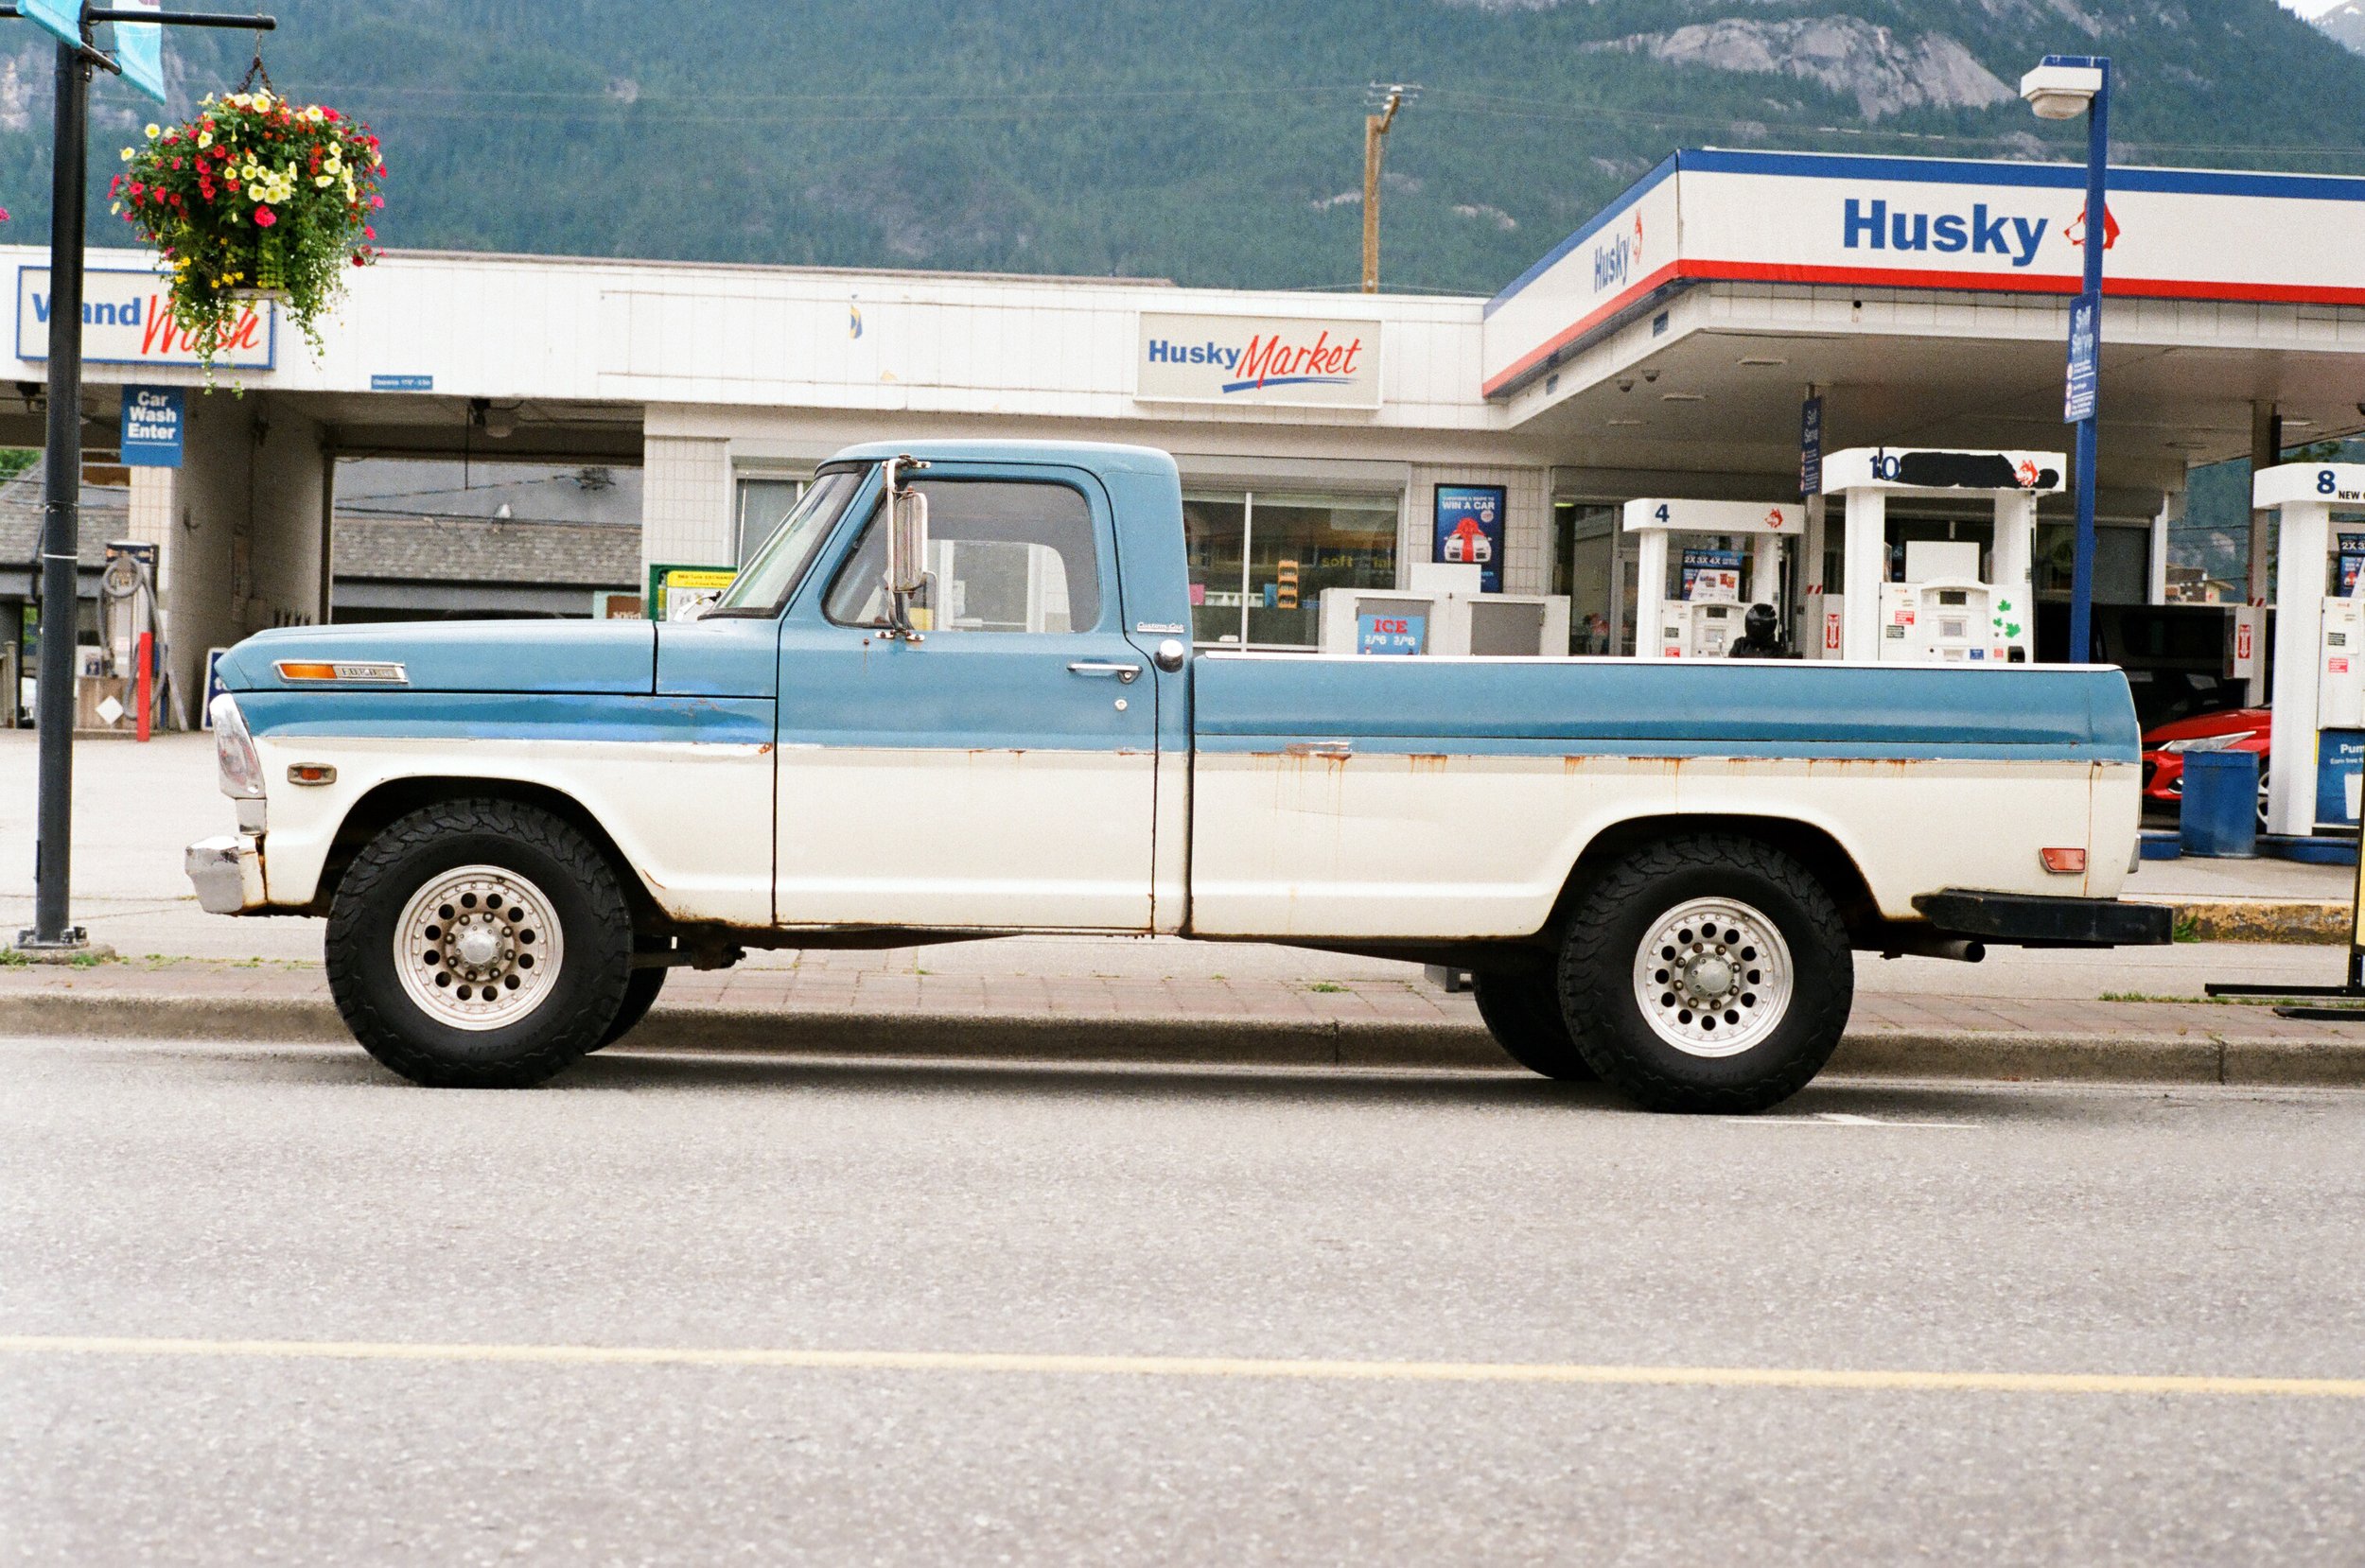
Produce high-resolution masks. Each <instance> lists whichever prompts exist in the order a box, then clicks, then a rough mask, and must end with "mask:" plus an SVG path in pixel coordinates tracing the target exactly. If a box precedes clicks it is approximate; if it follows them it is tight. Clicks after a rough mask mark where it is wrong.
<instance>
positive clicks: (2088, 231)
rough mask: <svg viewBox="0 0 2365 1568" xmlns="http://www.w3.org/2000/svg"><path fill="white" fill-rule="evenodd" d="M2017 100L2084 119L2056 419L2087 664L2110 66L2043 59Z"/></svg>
mask: <svg viewBox="0 0 2365 1568" xmlns="http://www.w3.org/2000/svg"><path fill="white" fill-rule="evenodd" d="M2020 96H2022V97H2023V98H2025V99H2027V100H2028V107H2029V108H2030V109H2032V110H2034V111H2035V112H2036V114H2037V117H2038V118H2039V119H2042V120H2069V119H2075V118H2076V117H2077V113H2078V112H2079V111H2080V110H2083V111H2084V112H2085V114H2086V214H2085V218H2084V225H2085V236H2084V239H2083V244H2084V246H2085V251H2086V253H2085V264H2086V265H2085V273H2084V276H2083V278H2082V279H2081V280H2080V283H2079V287H2078V290H2077V299H2076V302H2075V303H2074V304H2072V305H2071V306H2070V330H2069V369H2068V375H2067V377H2066V385H2065V389H2064V394H2063V397H2062V407H2061V417H2062V418H2063V419H2064V420H2065V421H2067V422H2069V423H2071V424H2074V425H2076V427H2077V549H2076V564H2075V566H2073V567H2072V568H2071V572H2070V653H2069V656H2070V662H2071V663H2072V664H2088V663H2091V662H2093V614H2094V446H2095V438H2096V430H2095V418H2096V413H2097V405H2098V403H2099V401H2100V396H2099V389H2100V383H2101V379H2102V376H2101V365H2102V253H2103V252H2104V251H2105V250H2107V249H2108V248H2109V247H2110V243H2111V215H2110V211H2109V209H2108V207H2107V205H2106V192H2105V186H2106V185H2107V183H2108V178H2107V177H2108V174H2109V170H2110V159H2111V61H2110V60H2109V58H2108V57H2107V56H2101V55H2047V56H2045V57H2044V59H2043V60H2042V61H2039V62H2038V64H2037V68H2036V69H2035V70H2033V71H2031V72H2029V73H2028V74H2027V75H2026V76H2024V77H2023V78H2020Z"/></svg>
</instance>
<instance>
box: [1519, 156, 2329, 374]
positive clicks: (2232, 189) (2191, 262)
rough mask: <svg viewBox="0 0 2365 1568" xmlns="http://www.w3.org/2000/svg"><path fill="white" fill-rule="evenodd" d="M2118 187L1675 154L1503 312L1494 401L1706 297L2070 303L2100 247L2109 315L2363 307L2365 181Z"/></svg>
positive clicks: (2217, 174) (2165, 176) (1999, 171)
mask: <svg viewBox="0 0 2365 1568" xmlns="http://www.w3.org/2000/svg"><path fill="white" fill-rule="evenodd" d="M2110 184H2111V196H2110V201H2109V205H2108V210H2107V211H2106V212H2104V213H2102V214H2101V215H2099V216H2098V217H2097V218H2093V220H2091V221H2090V219H2089V215H2088V214H2087V212H2086V171H2085V169H2084V167H2083V166H2076V165H2070V164H2026V163H2005V162H1974V161H1971V160H1968V159H1946V158H1883V157H1861V156H1853V155H1848V154H1839V153H1819V152H1817V153H1806V152H1734V151H1714V150H1711V151H1691V150H1689V149H1687V150H1685V151H1682V152H1678V153H1676V154H1675V155H1674V156H1673V157H1672V158H1669V159H1667V160H1666V161H1665V162H1664V163H1662V164H1661V165H1660V166H1658V167H1657V168H1655V169H1654V170H1652V171H1651V173H1649V174H1648V175H1645V176H1644V177H1643V178H1642V179H1641V180H1639V181H1638V182H1637V183H1635V184H1634V185H1633V186H1632V187H1631V188H1630V189H1629V190H1628V191H1627V192H1626V194H1625V195H1623V196H1621V197H1620V198H1619V199H1618V200H1616V201H1613V202H1612V203H1611V204H1610V205H1609V206H1608V207H1607V208H1605V209H1604V210H1603V213H1602V215H1601V216H1600V217H1599V218H1595V219H1594V220H1593V221H1592V222H1590V223H1588V224H1586V225H1585V227H1584V228H1582V229H1579V230H1578V231H1577V232H1576V234H1574V235H1570V236H1569V238H1568V240H1567V241H1566V242H1564V243H1563V244H1562V245H1561V246H1560V247H1559V248H1557V249H1555V250H1554V251H1553V252H1552V253H1550V255H1548V256H1546V257H1545V258H1544V260H1543V261H1541V262H1539V263H1537V264H1536V266H1535V267H1533V268H1532V269H1530V270H1529V271H1528V273H1527V275H1525V276H1524V277H1522V278H1520V279H1519V280H1518V281H1517V282H1516V283H1514V284H1513V285H1512V286H1511V287H1509V288H1506V289H1504V290H1503V291H1502V292H1501V293H1500V294H1498V295H1497V296H1496V297H1495V298H1494V299H1493V300H1492V301H1490V302H1489V303H1488V305H1487V306H1486V326H1485V338H1484V343H1483V347H1482V350H1481V363H1482V365H1483V367H1484V368H1483V373H1482V374H1483V376H1484V382H1483V384H1484V388H1485V391H1486V394H1487V395H1488V396H1490V397H1493V396H1502V395H1507V394H1508V393H1510V392H1515V391H1516V390H1518V389H1519V388H1521V387H1523V386H1524V385H1526V384H1527V382H1529V381H1531V380H1533V379H1536V378H1538V377H1540V376H1542V375H1545V374H1547V373H1549V372H1550V369H1551V368H1552V367H1553V366H1554V365H1556V364H1560V363H1562V362H1565V361H1566V360H1567V359H1568V357H1569V356H1570V355H1572V354H1574V353H1575V352H1577V351H1578V350H1579V349H1580V348H1582V347H1583V346H1584V345H1585V343H1587V342H1589V341H1591V340H1594V339H1596V338H1598V337H1600V336H1602V335H1603V334H1605V333H1608V332H1613V331H1616V330H1618V329H1619V328H1620V327H1621V326H1623V325H1624V324H1625V323H1626V322H1630V321H1632V320H1634V319H1635V318H1636V317H1637V316H1638V314H1640V313H1641V312H1643V311H1644V310H1646V309H1652V308H1655V307H1657V306H1658V305H1659V304H1660V302H1661V301H1662V300H1663V299H1664V297H1665V296H1667V295H1669V294H1671V293H1673V292H1675V291H1678V290H1680V289H1683V288H1687V287H1691V286H1693V285H1695V284H1700V283H1719V282H1743V283H1761V284H1776V285H1806V286H1813V285H1825V286H1832V287H1851V288H1852V287H1887V288H1919V289H1944V290H1949V291H1962V292H1971V293H2007V294H2052V295H2061V296H2067V295H2074V294H2076V292H2078V289H2079V287H2080V285H2081V282H2082V275H2083V272H2084V269H2085V259H2086V247H2087V246H2088V244H2089V243H2095V244H2099V245H2101V246H2102V247H2103V250H2104V252H2105V253H2106V254H2107V258H2108V259H2107V265H2106V267H2105V269H2104V277H2103V289H2104V292H2105V293H2106V294H2108V295H2109V296H2111V297H2112V298H2134V299H2169V300H2218V301H2232V302H2244V303H2249V302H2259V303H2269V302H2270V303H2276V304H2290V305H2365V278H2360V277H2359V275H2358V272H2357V268H2356V257H2357V256H2358V255H2359V254H2360V253H2365V179H2357V178H2354V177H2348V176H2339V175H2317V174H2254V173H2248V172H2235V171H2231V170H2216V169H2163V168H2113V169H2111V181H2110ZM2258 236H2271V241H2270V242H2262V241H2261V240H2260V239H2259V237H2258ZM1629 250H1631V252H1632V253H1631V254H1629V253H1628V251H1629Z"/></svg>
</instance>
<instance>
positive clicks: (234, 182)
mask: <svg viewBox="0 0 2365 1568" xmlns="http://www.w3.org/2000/svg"><path fill="white" fill-rule="evenodd" d="M221 183H223V184H225V185H228V186H229V187H230V188H231V189H232V190H236V189H237V188H238V177H237V176H236V175H235V174H225V175H223V176H222V177H221Z"/></svg>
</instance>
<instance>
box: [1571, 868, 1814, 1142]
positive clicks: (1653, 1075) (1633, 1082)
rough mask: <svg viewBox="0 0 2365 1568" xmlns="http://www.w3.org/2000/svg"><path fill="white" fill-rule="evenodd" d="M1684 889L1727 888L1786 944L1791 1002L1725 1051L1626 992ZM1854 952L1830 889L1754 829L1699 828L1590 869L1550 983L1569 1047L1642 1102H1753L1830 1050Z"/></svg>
mask: <svg viewBox="0 0 2365 1568" xmlns="http://www.w3.org/2000/svg"><path fill="white" fill-rule="evenodd" d="M1693 898H1727V899H1733V900H1736V901H1738V902H1741V903H1743V904H1746V905H1748V906H1750V907H1751V908H1753V909H1755V910H1757V911H1758V912H1760V913H1761V914H1762V915H1764V916H1765V917H1766V918H1767V919H1769V920H1771V921H1772V922H1773V924H1774V926H1775V927H1776V929H1777V930H1778V932H1780V934H1781V937H1782V940H1783V942H1784V943H1785V944H1786V945H1787V946H1788V948H1789V949H1790V954H1791V963H1792V968H1793V974H1794V978H1793V983H1792V988H1791V995H1790V1002H1789V1004H1788V1007H1787V1009H1786V1010H1785V1011H1784V1012H1783V1013H1782V1014H1781V1016H1780V1019H1779V1021H1778V1023H1777V1024H1776V1025H1775V1026H1774V1027H1773V1029H1772V1031H1771V1033H1769V1034H1768V1035H1767V1036H1766V1037H1764V1038H1762V1039H1761V1040H1759V1041H1758V1042H1757V1043H1756V1044H1754V1045H1752V1046H1750V1047H1749V1048H1748V1049H1747V1050H1745V1051H1743V1052H1741V1053H1740V1054H1736V1055H1730V1056H1701V1055H1695V1054H1691V1053H1689V1052H1687V1051H1684V1050H1682V1049H1680V1048H1678V1047H1677V1046H1675V1045H1673V1044H1672V1043H1670V1042H1669V1041H1668V1040H1667V1039H1665V1038H1663V1037H1661V1036H1660V1034H1659V1033H1658V1031H1657V1030H1656V1029H1655V1028H1654V1027H1653V1025H1652V1024H1651V1022H1650V1021H1649V1020H1648V1019H1645V1018H1644V1016H1643V1012H1642V1004H1641V1002H1640V1001H1639V1000H1638V998H1637V995H1636V991H1635V961H1636V958H1637V956H1638V952H1639V950H1640V948H1641V946H1642V944H1643V942H1644V941H1645V940H1647V939H1648V938H1649V937H1650V936H1651V935H1652V934H1653V932H1654V930H1655V927H1656V924H1657V922H1658V921H1659V920H1660V918H1661V917H1662V916H1664V915H1667V914H1668V913H1669V912H1671V911H1673V910H1675V909H1677V908H1678V907H1680V906H1681V905H1683V904H1684V903H1685V902H1687V901H1688V900H1691V899H1693ZM1855 975H1856V970H1855V955H1854V954H1853V952H1851V951H1850V950H1849V948H1848V928H1847V925H1846V923H1845V922H1844V921H1843V920H1842V919H1841V917H1840V913H1839V908H1838V906H1837V905H1836V904H1835V903H1834V902H1833V901H1832V898H1831V893H1830V891H1829V890H1828V889H1827V888H1825V887H1824V885H1823V884H1822V882H1821V881H1819V880H1817V879H1816V878H1815V877H1814V875H1813V873H1811V872H1809V871H1808V870H1807V868H1806V867H1805V866H1803V865H1801V864H1799V863H1798V862H1797V861H1796V860H1794V859H1793V858H1792V857H1790V856H1789V855H1786V854H1784V853H1783V852H1781V851H1780V850H1778V849H1776V848H1774V847H1772V846H1771V845H1765V844H1762V843H1760V842H1759V841H1757V840H1755V839H1750V838H1743V837H1741V836H1738V835H1734V834H1723V833H1714V834H1699V835H1694V836H1690V837H1684V838H1674V839H1666V840H1662V841H1660V842H1658V843H1655V844H1652V845H1645V846H1643V847H1642V848H1640V849H1638V850H1636V851H1635V852H1634V853H1632V854H1631V855H1629V856H1627V857H1626V858H1625V859H1623V860H1621V861H1620V862H1617V863H1616V864H1615V865H1612V866H1611V867H1609V868H1608V869H1607V870H1606V871H1605V872H1604V873H1603V875H1601V876H1600V877H1599V878H1598V879H1596V880H1594V881H1593V882H1592V883H1591V884H1590V885H1589V886H1588V887H1587V888H1586V889H1585V893H1584V895H1583V897H1581V898H1580V899H1579V900H1578V903H1577V908H1576V913H1575V915H1573V916H1572V917H1571V918H1570V920H1569V922H1568V930H1567V932H1565V935H1564V941H1563V946H1562V949H1561V960H1560V992H1561V1002H1562V1005H1563V1007H1564V1008H1565V1009H1566V1010H1567V1013H1568V1026H1569V1032H1570V1034H1571V1036H1572V1037H1573V1038H1574V1040H1575V1043H1576V1047H1577V1050H1578V1051H1579V1052H1580V1053H1581V1054H1583V1055H1584V1057H1585V1060H1586V1061H1587V1062H1589V1063H1591V1064H1592V1067H1593V1070H1594V1071H1596V1072H1598V1073H1599V1074H1601V1077H1602V1081H1603V1082H1604V1083H1606V1084H1608V1085H1610V1086H1611V1087H1612V1088H1614V1089H1618V1090H1620V1092H1621V1093H1623V1094H1624V1095H1626V1097H1627V1098H1629V1099H1631V1100H1633V1101H1634V1102H1635V1104H1637V1105H1638V1106H1642V1107H1643V1108H1645V1109H1647V1110H1664V1111H1714V1112H1725V1113H1727V1114H1732V1113H1743V1112H1749V1111H1759V1110H1764V1109H1766V1108H1767V1107H1768V1106H1776V1105H1779V1104H1780V1103H1781V1102H1782V1101H1784V1100H1787V1099H1789V1098H1790V1097H1791V1096H1792V1095H1793V1094H1796V1093H1797V1092H1798V1090H1799V1089H1803V1088H1804V1087H1806V1084H1807V1082H1808V1081H1809V1080H1810V1079H1812V1078H1813V1076H1814V1075H1815V1074H1816V1073H1817V1072H1819V1071H1822V1070H1823V1064H1824V1063H1826V1062H1828V1061H1830V1060H1831V1053H1832V1052H1833V1051H1834V1050H1836V1049H1838V1046H1839V1038H1840V1031H1841V1030H1842V1029H1844V1028H1845V1027H1846V1026H1847V1023H1848V1008H1849V1006H1850V1004H1851V1003H1852V1002H1853V1000H1854V993H1855Z"/></svg>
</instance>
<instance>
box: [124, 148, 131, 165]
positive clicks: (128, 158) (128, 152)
mask: <svg viewBox="0 0 2365 1568" xmlns="http://www.w3.org/2000/svg"><path fill="white" fill-rule="evenodd" d="M123 161H124V162H125V163H127V164H128V163H130V162H131V148H128V147H127V148H124V149H123Z"/></svg>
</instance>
